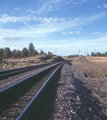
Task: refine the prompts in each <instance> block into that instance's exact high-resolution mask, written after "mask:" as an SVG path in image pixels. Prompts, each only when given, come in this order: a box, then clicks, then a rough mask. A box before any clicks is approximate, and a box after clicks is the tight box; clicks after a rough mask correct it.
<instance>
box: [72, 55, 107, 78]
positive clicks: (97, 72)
mask: <svg viewBox="0 0 107 120" xmlns="http://www.w3.org/2000/svg"><path fill="white" fill-rule="evenodd" d="M80 58H81V57H74V58H70V60H71V59H72V64H73V65H75V66H77V68H78V69H79V70H80V71H82V72H83V73H87V74H88V75H90V77H95V78H103V77H106V76H107V70H106V69H101V68H99V67H94V66H89V65H86V64H84V63H81V61H80ZM87 58H88V60H90V59H91V60H93V58H94V57H92V58H91V57H87ZM97 59H99V57H96V59H95V61H98V60H97ZM106 59H107V58H106ZM101 60H102V61H105V60H104V57H103V58H101V59H99V61H101ZM93 61H94V60H93ZM92 63H94V62H92ZM98 63H99V62H98ZM100 65H101V64H100Z"/></svg>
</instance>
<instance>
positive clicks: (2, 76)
mask: <svg viewBox="0 0 107 120" xmlns="http://www.w3.org/2000/svg"><path fill="white" fill-rule="evenodd" d="M52 64H55V63H47V64H41V65H35V66H29V67H22V68H16V69H10V70H4V71H0V80H2V79H5V78H8V77H11V76H14V75H17V74H20V73H24V72H27V71H30V70H33V69H37V68H40V67H44V66H48V65H52Z"/></svg>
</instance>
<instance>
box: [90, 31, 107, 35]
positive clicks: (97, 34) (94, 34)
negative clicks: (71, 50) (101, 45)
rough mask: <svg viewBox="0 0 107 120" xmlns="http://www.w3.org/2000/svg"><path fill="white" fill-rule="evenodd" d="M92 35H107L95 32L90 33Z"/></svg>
mask: <svg viewBox="0 0 107 120" xmlns="http://www.w3.org/2000/svg"><path fill="white" fill-rule="evenodd" d="M92 34H94V35H103V34H107V33H101V32H95V33H92Z"/></svg>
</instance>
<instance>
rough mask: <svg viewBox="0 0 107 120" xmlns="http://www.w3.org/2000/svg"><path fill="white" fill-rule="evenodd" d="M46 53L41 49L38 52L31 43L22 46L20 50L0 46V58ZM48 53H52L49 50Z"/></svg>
mask: <svg viewBox="0 0 107 120" xmlns="http://www.w3.org/2000/svg"><path fill="white" fill-rule="evenodd" d="M43 54H47V53H45V52H44V51H43V50H41V51H40V53H39V52H38V51H37V50H36V49H35V47H34V45H33V43H30V44H29V47H28V48H26V47H24V48H23V49H22V51H20V50H16V49H14V50H12V51H11V50H10V48H9V47H5V48H0V60H3V59H6V58H25V57H30V56H35V55H43ZM48 54H52V53H51V52H50V51H49V52H48Z"/></svg>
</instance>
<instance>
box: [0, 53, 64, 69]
mask: <svg viewBox="0 0 107 120" xmlns="http://www.w3.org/2000/svg"><path fill="white" fill-rule="evenodd" d="M61 59H62V58H60V57H58V56H55V55H38V56H35V57H27V58H20V59H17V58H15V59H13V58H9V59H5V60H4V61H6V64H0V71H1V70H6V69H13V68H20V67H26V66H33V65H38V64H45V63H51V62H57V61H60V60H61Z"/></svg>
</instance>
